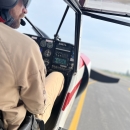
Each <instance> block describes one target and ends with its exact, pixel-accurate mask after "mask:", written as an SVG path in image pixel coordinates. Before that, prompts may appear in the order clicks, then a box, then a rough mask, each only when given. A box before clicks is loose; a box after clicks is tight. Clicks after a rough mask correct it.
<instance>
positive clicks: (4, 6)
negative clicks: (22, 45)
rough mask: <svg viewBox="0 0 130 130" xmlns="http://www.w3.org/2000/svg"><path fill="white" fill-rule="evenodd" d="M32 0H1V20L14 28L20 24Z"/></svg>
mask: <svg viewBox="0 0 130 130" xmlns="http://www.w3.org/2000/svg"><path fill="white" fill-rule="evenodd" d="M30 1H31V0H0V22H3V23H5V24H7V25H8V26H10V27H12V28H15V29H16V28H18V27H19V26H20V22H21V19H22V18H23V17H24V15H25V14H26V13H27V6H28V5H29V3H30Z"/></svg>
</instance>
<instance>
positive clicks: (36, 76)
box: [19, 40, 46, 114]
mask: <svg viewBox="0 0 130 130" xmlns="http://www.w3.org/2000/svg"><path fill="white" fill-rule="evenodd" d="M31 42H34V41H33V40H31ZM25 50H26V48H25ZM25 53H26V55H24V56H25V57H24V56H23V59H22V60H23V61H22V63H23V62H25V64H24V67H21V68H23V70H20V73H21V74H22V75H21V74H20V76H21V78H19V83H20V86H21V89H20V96H21V99H22V101H23V102H24V104H25V107H26V109H27V110H28V111H29V112H31V113H33V114H39V113H42V111H43V110H44V108H45V101H46V91H45V76H46V67H45V65H44V62H43V59H42V55H41V52H40V49H39V47H38V45H37V44H36V43H35V42H34V43H33V44H29V46H28V49H27V50H26V52H25ZM22 71H23V72H22Z"/></svg>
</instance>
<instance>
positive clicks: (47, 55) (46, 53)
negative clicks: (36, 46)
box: [44, 49, 51, 57]
mask: <svg viewBox="0 0 130 130" xmlns="http://www.w3.org/2000/svg"><path fill="white" fill-rule="evenodd" d="M44 56H45V57H50V56H51V51H50V50H49V49H48V50H46V51H45V52H44Z"/></svg>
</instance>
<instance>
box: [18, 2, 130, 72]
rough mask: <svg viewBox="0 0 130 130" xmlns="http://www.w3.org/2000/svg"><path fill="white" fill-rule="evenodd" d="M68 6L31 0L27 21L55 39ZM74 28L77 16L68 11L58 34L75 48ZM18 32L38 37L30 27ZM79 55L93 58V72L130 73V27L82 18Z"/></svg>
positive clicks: (61, 3) (63, 3)
mask: <svg viewBox="0 0 130 130" xmlns="http://www.w3.org/2000/svg"><path fill="white" fill-rule="evenodd" d="M66 6H67V5H66V3H65V2H64V1H63V0H56V2H55V1H54V0H48V1H45V0H44V1H43V0H37V1H36V0H32V3H31V4H30V6H29V8H28V14H27V17H28V18H29V19H30V20H31V21H32V23H33V24H34V25H36V26H37V27H39V28H40V29H41V30H42V31H43V32H45V33H46V34H47V35H48V36H49V37H50V38H54V34H55V33H56V31H57V28H58V26H59V23H60V21H61V18H62V16H63V14H64V11H65V9H66ZM74 27H75V13H74V11H73V10H72V9H69V12H68V14H67V17H66V18H65V21H64V23H63V26H62V28H61V30H60V32H59V36H60V38H61V39H62V41H64V42H68V43H71V44H74ZM18 31H20V32H23V33H30V34H35V33H34V32H33V31H32V28H31V26H30V25H29V24H27V25H26V26H25V27H20V29H19V30H18ZM80 52H82V53H84V54H85V55H87V56H88V57H89V58H90V60H91V62H92V68H95V69H97V68H99V69H104V70H110V71H114V72H121V73H126V72H127V71H129V72H130V27H126V26H123V25H117V24H114V23H110V22H105V21H101V20H96V19H93V18H90V17H87V16H83V17H82V37H81V50H80Z"/></svg>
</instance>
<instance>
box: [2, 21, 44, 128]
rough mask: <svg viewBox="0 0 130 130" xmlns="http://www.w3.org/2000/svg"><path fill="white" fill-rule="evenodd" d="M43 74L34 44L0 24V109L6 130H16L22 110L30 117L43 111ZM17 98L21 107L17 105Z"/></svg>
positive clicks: (38, 52)
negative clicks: (20, 100)
mask: <svg viewBox="0 0 130 130" xmlns="http://www.w3.org/2000/svg"><path fill="white" fill-rule="evenodd" d="M45 73H46V72H45V65H44V62H43V60H42V56H41V53H40V50H39V47H38V45H37V43H35V41H33V40H32V39H30V38H29V37H27V36H25V35H24V34H21V33H19V32H17V31H15V30H13V29H12V28H10V27H8V26H6V25H5V24H3V23H0V110H2V111H3V115H4V120H5V121H6V122H7V124H8V130H17V128H18V127H19V125H20V124H21V122H22V121H23V119H24V117H25V114H26V109H27V110H28V111H29V112H31V113H33V114H40V113H42V111H43V110H44V107H45V105H44V101H45V97H44V96H45V95H44V94H43V91H44V88H45V82H44V81H45ZM20 98H21V99H22V100H23V102H24V104H25V105H19V106H18V102H19V99H20ZM25 108H26V109H25Z"/></svg>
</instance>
